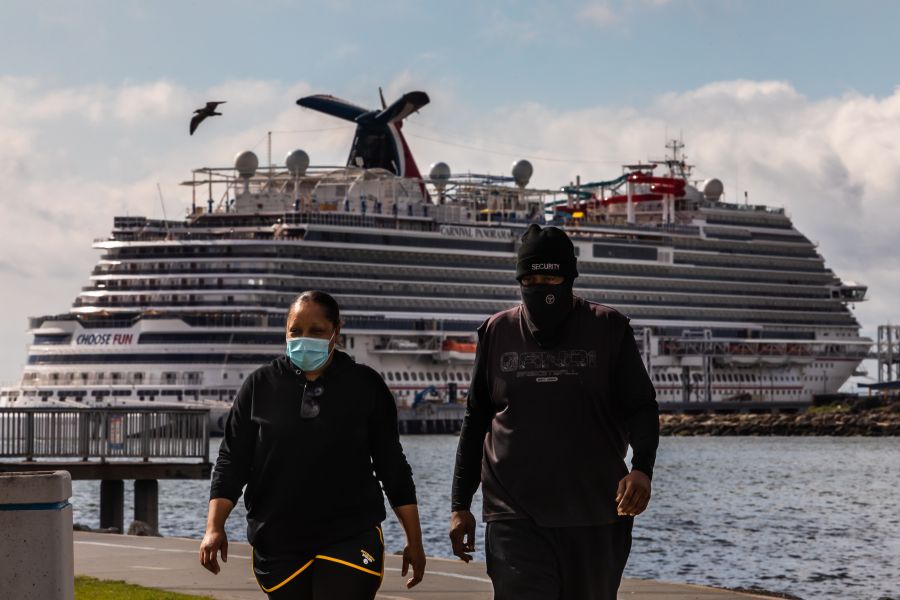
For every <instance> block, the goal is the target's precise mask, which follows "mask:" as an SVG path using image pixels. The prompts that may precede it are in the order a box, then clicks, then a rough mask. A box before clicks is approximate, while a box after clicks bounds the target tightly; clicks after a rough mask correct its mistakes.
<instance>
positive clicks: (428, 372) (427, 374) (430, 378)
mask: <svg viewBox="0 0 900 600" xmlns="http://www.w3.org/2000/svg"><path fill="white" fill-rule="evenodd" d="M425 377H427V378H428V381H434V379H433V378H432V375H431V371H425Z"/></svg>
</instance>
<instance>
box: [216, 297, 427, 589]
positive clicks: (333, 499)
mask: <svg viewBox="0 0 900 600" xmlns="http://www.w3.org/2000/svg"><path fill="white" fill-rule="evenodd" d="M340 323H341V321H340V312H339V308H338V305H337V302H335V300H334V298H332V297H331V296H329V295H328V294H326V293H324V292H317V291H310V292H304V293H302V294H300V295H299V296H298V297H297V299H296V300H295V301H294V302H293V304H291V307H290V310H289V311H288V317H287V325H286V340H287V352H286V354H285V356H281V357H279V358H277V359H275V360H274V361H272V362H271V363H270V364H268V365H266V366H263V367H260V368H259V369H257V370H256V371H255V372H253V373H252V374H251V375H250V376H249V377H248V378H247V380H246V381H245V382H244V384H243V385H242V386H241V389H240V391H239V392H238V395H237V397H236V398H235V401H234V405H233V406H232V408H231V413H230V414H229V417H228V421H227V423H226V425H225V439H224V440H223V441H222V445H221V446H220V449H219V458H218V460H217V461H216V466H215V469H213V477H212V485H211V490H210V501H209V516H208V518H207V525H206V534H205V536H204V537H203V542H202V543H201V545H200V562H201V564H202V565H203V566H204V567H206V568H207V569H209V570H210V571H212V572H213V573H218V572H219V564H218V560H217V554H218V552H221V553H222V560H223V561H224V560H227V556H228V540H227V538H226V536H225V528H224V526H225V520H226V519H227V518H228V515H229V513H230V512H231V510H232V509H233V508H234V505H235V503H236V502H237V500H238V498H239V497H240V495H241V489H242V488H243V487H244V485H246V486H247V489H246V491H245V492H244V503H245V505H246V507H247V538H248V539H249V540H250V543H251V544H252V545H253V571H254V574H255V575H256V579H257V582H258V583H259V585H260V587H261V588H262V590H263V591H264V592H265V593H266V594H267V595H268V597H269V598H270V599H274V600H282V599H285V600H286V599H291V600H293V599H299V598H303V599H316V600H320V599H326V598H327V599H335V598H341V599H347V600H356V599H364V598H366V599H368V598H374V597H375V592H376V591H377V590H378V588H379V587H380V585H381V579H382V577H383V575H384V540H383V538H382V534H381V528H380V523H381V522H382V521H383V520H384V518H385V512H384V499H383V497H382V494H381V487H379V480H380V482H381V486H382V487H383V488H384V491H385V493H386V494H387V497H388V500H389V502H390V504H391V506H392V507H393V509H394V512H395V513H396V515H397V518H398V519H399V520H400V523H401V524H402V525H403V529H404V531H405V532H406V547H405V548H404V550H403V569H402V571H403V575H404V576H405V575H406V573H407V570H408V567H409V566H412V569H413V576H412V578H410V579H409V580H408V581H407V582H406V585H407V587H413V586H414V585H416V584H417V583H419V581H421V579H422V575H423V574H424V570H425V551H424V549H423V548H422V532H421V528H420V525H419V512H418V507H417V506H416V494H415V486H414V485H413V480H412V471H411V469H410V468H409V464H408V463H407V462H406V457H404V455H403V449H402V448H401V447H400V440H399V436H398V433H397V409H396V406H395V404H394V399H393V396H392V395H391V392H390V390H388V388H387V386H386V385H385V384H384V381H383V380H382V379H381V377H380V376H379V375H378V373H376V372H375V371H374V370H372V369H371V368H369V367H367V366H364V365H360V364H356V363H355V362H354V361H353V359H352V358H350V357H349V356H348V355H347V354H345V353H343V352H341V351H339V350H335V349H334V345H335V341H336V340H337V339H338V336H339V335H340ZM373 470H374V473H373Z"/></svg>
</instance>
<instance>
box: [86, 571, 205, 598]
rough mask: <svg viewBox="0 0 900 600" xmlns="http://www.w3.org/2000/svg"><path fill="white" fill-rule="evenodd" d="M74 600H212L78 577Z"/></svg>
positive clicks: (117, 582)
mask: <svg viewBox="0 0 900 600" xmlns="http://www.w3.org/2000/svg"><path fill="white" fill-rule="evenodd" d="M75 600H213V598H211V597H209V596H189V595H187V594H177V593H175V592H164V591H162V590H154V589H151V588H145V587H141V586H139V585H132V584H130V583H125V582H124V581H104V580H100V579H94V578H93V577H83V576H81V575H79V576H78V577H76V578H75Z"/></svg>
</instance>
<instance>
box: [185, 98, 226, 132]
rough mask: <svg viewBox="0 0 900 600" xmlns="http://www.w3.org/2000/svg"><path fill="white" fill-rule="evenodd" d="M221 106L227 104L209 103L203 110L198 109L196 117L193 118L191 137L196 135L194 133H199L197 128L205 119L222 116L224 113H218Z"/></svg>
mask: <svg viewBox="0 0 900 600" xmlns="http://www.w3.org/2000/svg"><path fill="white" fill-rule="evenodd" d="M220 104H225V101H224V100H223V101H221V102H207V103H206V106H204V107H203V108H198V109H197V110H195V111H194V116H193V117H191V135H194V132H195V131H197V126H198V125H200V123H201V122H202V121H203V119H205V118H206V117H215V116H221V115H222V113H220V112H216V108H217V107H218V106H219V105H220Z"/></svg>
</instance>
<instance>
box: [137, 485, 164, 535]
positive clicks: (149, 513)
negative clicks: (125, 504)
mask: <svg viewBox="0 0 900 600" xmlns="http://www.w3.org/2000/svg"><path fill="white" fill-rule="evenodd" d="M134 520H135V521H143V522H144V523H146V524H147V525H149V526H150V527H152V528H153V529H154V530H156V531H159V482H157V481H156V480H155V479H136V480H135V482H134Z"/></svg>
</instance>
